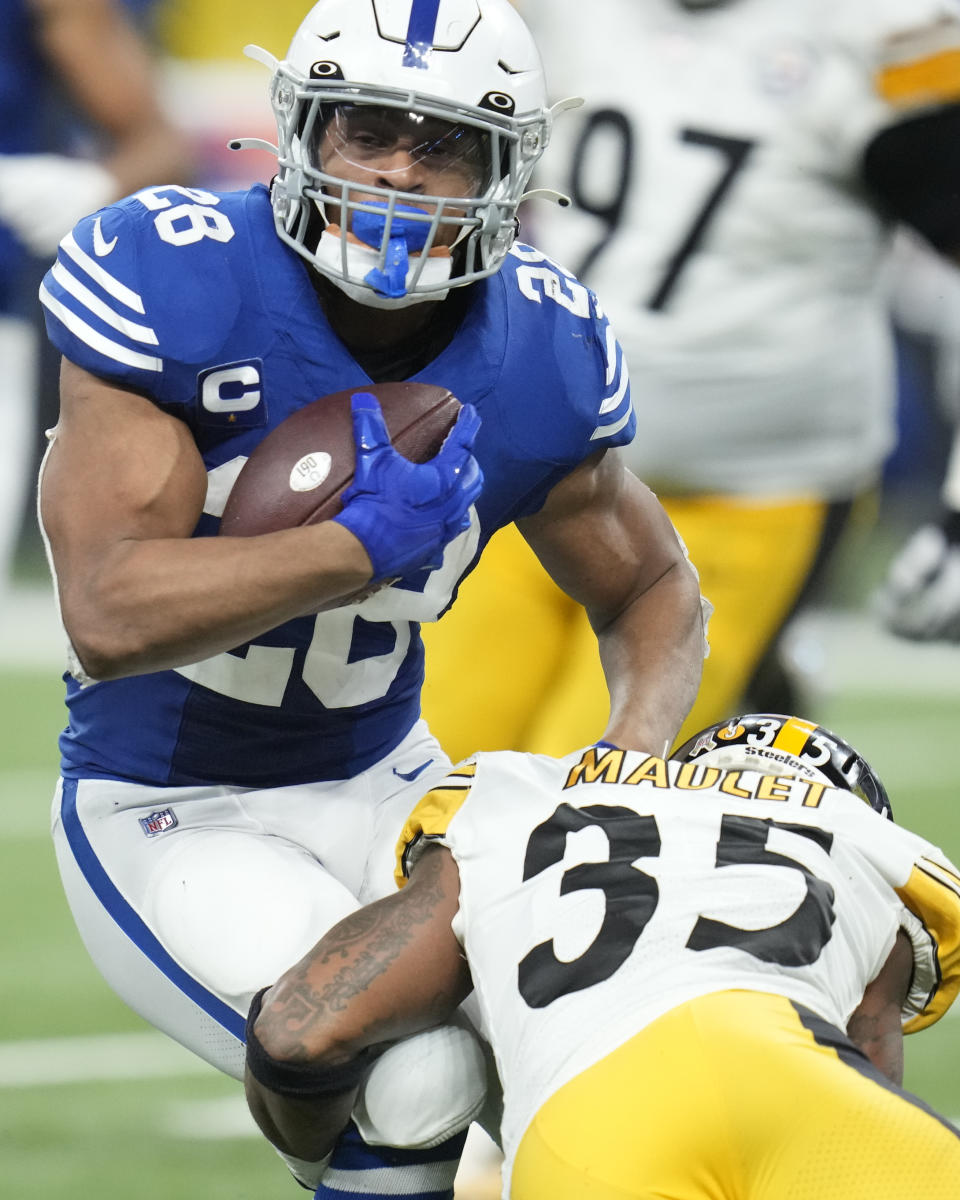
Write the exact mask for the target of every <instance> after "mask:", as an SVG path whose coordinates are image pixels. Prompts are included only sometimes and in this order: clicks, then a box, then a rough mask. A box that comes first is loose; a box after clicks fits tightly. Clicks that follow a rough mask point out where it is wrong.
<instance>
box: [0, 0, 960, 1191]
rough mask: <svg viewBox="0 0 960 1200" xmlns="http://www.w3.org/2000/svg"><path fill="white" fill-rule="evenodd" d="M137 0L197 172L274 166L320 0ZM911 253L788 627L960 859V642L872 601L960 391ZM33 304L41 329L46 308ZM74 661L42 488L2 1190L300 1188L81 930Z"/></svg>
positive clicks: (827, 690) (36, 265)
mask: <svg viewBox="0 0 960 1200" xmlns="http://www.w3.org/2000/svg"><path fill="white" fill-rule="evenodd" d="M127 8H128V11H129V13H130V15H131V16H132V18H133V19H134V21H135V22H136V24H137V27H138V29H139V30H140V32H141V35H142V37H143V38H144V39H145V41H146V43H147V44H148V45H149V47H150V50H151V53H152V54H153V55H154V56H155V61H156V64H157V71H158V76H157V78H158V87H159V93H160V96H161V99H162V104H163V108H164V112H165V114H166V116H167V118H168V120H169V121H170V122H171V124H172V125H173V126H174V127H175V128H176V129H177V130H178V131H179V134H180V136H181V137H182V139H183V140H184V144H185V146H187V147H189V150H190V152H191V156H192V158H193V161H194V162H195V164H196V167H195V174H194V176H193V178H192V179H191V182H192V183H194V184H195V185H197V186H204V187H213V188H233V187H245V186H247V185H248V184H249V183H251V182H252V181H254V180H263V181H269V178H270V174H271V163H272V159H271V158H270V156H269V155H267V154H264V153H262V152H256V151H245V152H240V153H233V152H231V151H229V150H228V149H227V148H226V143H227V141H228V139H229V138H231V137H234V136H259V137H263V138H266V139H267V140H269V141H272V140H273V137H274V129H273V120H272V116H271V113H270V109H269V104H268V100H267V82H268V79H269V75H268V72H267V71H266V70H265V69H264V68H263V67H262V66H260V65H259V64H257V63H253V62H251V61H249V60H247V59H245V58H244V57H243V56H242V48H243V46H244V45H245V44H247V43H249V42H254V43H258V44H260V45H262V46H264V47H265V48H266V49H268V50H269V51H271V52H272V53H274V54H276V55H277V56H278V57H282V55H283V53H284V51H285V49H286V46H287V44H288V42H289V37H290V34H291V31H292V30H293V29H294V28H295V27H296V25H297V24H298V23H299V21H300V19H301V18H302V16H303V13H304V12H305V10H306V6H305V4H304V3H303V0H272V3H271V4H269V5H264V4H262V3H253V2H248V0H230V2H227V0H194V2H191V0H154V2H153V3H151V2H149V0H138V2H135V0H129V2H128V4H127ZM3 11H4V10H3V8H2V6H0V13H2V12H3ZM0 33H2V31H0ZM40 86H43V85H42V84H41V85H40ZM49 90H50V95H49V97H48V99H49V101H50V103H49V113H48V115H47V117H46V118H45V119H46V120H48V121H49V123H50V124H49V129H50V144H51V146H52V145H58V146H63V147H71V146H77V145H83V144H85V139H86V140H87V141H89V140H90V139H94V140H95V139H96V136H97V133H96V130H95V129H91V128H90V127H89V125H88V123H86V122H85V121H84V119H83V117H82V115H81V114H80V113H79V112H78V111H77V108H76V106H75V105H73V104H72V103H71V102H70V101H69V99H68V98H67V97H65V96H63V95H60V94H58V91H57V88H56V87H55V86H54V85H53V84H52V83H51V84H50V89H49ZM155 182H162V180H156V181H155ZM903 252H904V260H905V262H906V263H907V264H908V267H907V269H906V270H905V272H904V274H903V276H902V278H903V281H904V282H903V284H902V286H901V288H900V289H899V291H898V292H897V294H896V295H895V296H893V297H892V299H891V321H893V322H895V324H896V327H897V341H898V351H899V353H898V424H899V434H900V436H899V443H898V446H897V449H896V451H895V452H894V453H893V455H892V457H891V458H890V459H889V461H888V463H887V465H886V469H885V473H884V479H883V488H882V491H881V493H880V495H879V497H878V501H877V503H878V505H879V513H878V515H877V519H876V520H875V521H871V522H870V524H869V526H867V525H864V526H863V527H862V528H861V527H858V526H857V525H856V523H854V525H853V527H851V528H850V529H848V531H847V533H846V535H845V537H846V541H845V544H844V546H843V547H842V549H841V551H840V552H839V553H838V554H837V555H836V556H835V559H834V564H833V566H832V568H831V570H830V571H829V573H828V576H827V578H826V579H825V580H824V581H823V582H822V584H821V586H820V588H819V591H818V594H817V595H816V597H815V599H814V603H813V605H812V606H811V607H810V608H809V609H807V611H806V612H805V613H804V614H803V615H802V616H801V617H800V618H798V619H797V620H796V621H794V623H793V624H792V626H791V627H790V629H789V630H788V635H787V638H786V639H785V643H784V650H783V657H784V665H785V667H786V669H787V670H788V671H790V672H791V673H792V674H793V675H794V676H795V678H796V679H797V680H798V681H799V682H800V684H801V685H802V688H803V691H804V694H805V695H806V696H808V697H809V711H808V712H806V713H804V714H803V715H806V716H812V717H814V718H815V719H816V720H818V721H819V722H821V723H823V724H825V725H827V726H828V727H833V728H836V729H837V730H838V731H840V732H841V733H842V735H843V736H844V737H846V738H847V739H848V740H850V741H851V742H852V743H853V744H854V745H856V746H857V748H858V749H859V750H861V751H862V752H863V753H864V755H865V756H866V757H867V758H868V759H869V760H870V761H871V763H872V764H873V765H874V767H875V768H876V769H877V770H878V772H879V773H880V774H881V776H882V777H883V779H884V780H885V782H886V784H887V788H888V790H889V792H890V794H891V796H892V798H893V801H894V807H895V812H896V814H897V816H898V818H899V820H900V821H902V822H903V823H904V824H906V825H908V826H909V827H911V828H913V829H915V830H916V831H917V832H919V833H921V834H923V835H924V836H926V837H927V838H929V839H930V840H932V841H933V842H935V843H938V844H939V845H940V846H942V848H943V849H944V851H945V852H946V853H947V854H948V855H950V856H951V857H952V858H953V859H954V861H957V860H960V803H958V795H957V792H958V788H957V779H956V769H955V767H954V766H953V760H952V751H951V746H952V745H953V742H954V740H955V739H957V738H958V737H960V648H958V647H956V646H952V645H948V644H944V643H932V644H919V643H913V642H907V641H903V640H899V639H896V638H894V637H893V636H892V635H890V634H888V633H885V632H883V630H882V629H881V627H880V623H879V621H878V620H877V619H876V616H875V614H874V612H873V608H872V604H873V597H874V594H875V592H876V589H877V587H878V585H879V583H880V581H881V580H882V579H883V577H884V573H885V571H886V569H887V566H888V564H889V562H890V560H891V558H892V556H893V555H894V553H895V551H896V550H897V549H898V548H899V547H900V546H901V545H902V543H903V541H904V540H905V538H906V537H907V536H908V535H909V533H910V532H911V531H912V530H913V529H914V528H915V527H916V526H917V525H918V524H920V523H922V522H923V521H925V520H927V519H929V518H930V517H932V516H933V515H934V514H935V513H936V511H937V508H938V496H939V489H940V483H941V480H942V478H943V474H944V468H945V463H946V458H947V453H948V449H949V445H950V442H951V440H952V437H953V428H954V419H955V418H954V412H955V409H956V407H957V404H958V401H960V369H958V361H960V356H958V353H957V349H956V342H955V340H954V339H955V338H957V334H956V333H955V332H953V331H952V330H951V329H950V328H946V329H944V328H942V327H941V324H942V323H941V322H940V321H939V320H938V318H939V317H940V316H942V314H943V312H944V311H951V310H950V309H949V308H941V307H939V306H938V305H936V304H934V305H933V308H932V310H931V309H930V306H929V304H928V303H926V302H925V301H923V297H929V296H930V294H931V289H930V283H929V279H927V278H926V276H925V274H924V273H925V272H927V271H928V270H933V271H935V270H936V269H937V268H935V267H932V266H931V265H930V264H929V263H928V262H927V260H926V258H925V257H924V255H923V253H922V252H918V251H917V249H916V247H915V246H914V245H912V244H910V243H908V242H907V241H906V240H905V243H904V248H903ZM47 265H48V260H47V259H45V258H44V257H42V256H41V257H37V258H35V259H33V260H31V262H30V263H29V264H28V266H27V267H26V268H25V269H26V270H27V271H28V272H30V273H32V276H33V279H34V282H35V283H36V282H38V281H39V278H40V276H41V275H42V273H43V271H44V270H45V269H46V267H47ZM911 281H913V282H914V283H916V287H917V288H918V293H917V295H914V294H913V293H911V291H910V287H911V286H912V282H911ZM938 286H940V285H934V287H933V294H934V295H940V294H945V291H946V289H948V288H950V287H953V286H955V281H953V280H947V281H944V282H943V283H942V288H943V289H944V292H943V293H941V292H939V291H938V290H937V288H938ZM918 297H919V298H918ZM33 319H34V320H35V321H36V322H38V328H39V321H40V317H39V311H38V306H34V311H33ZM43 346H44V342H43V339H42V338H40V339H38V347H39V350H38V353H39V363H38V376H37V378H38V380H39V382H38V385H37V397H36V402H37V414H38V415H37V420H36V423H35V425H34V426H33V445H32V447H31V451H30V452H31V455H32V458H33V460H34V464H35V465H36V464H37V463H38V462H39V457H40V454H41V452H42V446H43V436H42V431H43V430H44V429H45V428H47V427H49V426H51V425H53V424H54V423H55V421H56V412H57V400H56V373H57V363H56V362H55V361H54V359H53V357H52V356H51V355H50V354H49V353H47V351H46V350H45V349H43ZM2 434H3V431H2V430H0V436H2ZM32 473H33V474H34V475H35V466H34V469H33V472H32ZM62 669H63V639H62V635H61V632H60V629H59V626H58V622H57V617H56V611H55V606H54V601H53V596H52V592H51V587H50V582H49V578H48V575H47V570H46V566H45V562H44V556H43V550H42V546H41V543H40V539H39V535H38V532H37V528H36V521H35V517H34V514H33V511H32V498H31V497H27V499H26V503H25V512H24V516H23V520H22V524H21V528H20V530H19V533H18V536H17V548H16V554H15V558H14V564H13V573H12V578H11V580H10V583H9V586H8V587H6V589H5V590H3V591H0V902H2V909H0V911H2V912H3V913H4V918H3V921H2V923H0V964H2V966H0V1147H2V1171H3V1187H2V1190H3V1192H4V1194H5V1195H8V1196H10V1197H16V1198H18V1200H20V1198H21V1197H24V1198H25V1197H34V1196H36V1197H40V1196H48V1195H54V1194H64V1193H67V1192H69V1194H72V1195H75V1196H79V1197H94V1196H96V1197H97V1198H98V1200H114V1198H119V1197H121V1196H123V1197H137V1198H138V1200H153V1198H154V1197H156V1200H160V1197H163V1198H164V1200H166V1198H167V1197H169V1196H193V1195H196V1196H203V1197H204V1198H205V1200H228V1198H229V1200H244V1198H247V1197H250V1198H253V1197H256V1198H257V1200H268V1198H271V1197H282V1196H284V1195H286V1196H293V1195H298V1194H299V1193H298V1192H297V1191H295V1190H294V1189H295V1185H294V1184H293V1182H292V1181H291V1180H290V1179H289V1177H288V1176H287V1174H286V1172H285V1170H284V1168H283V1167H282V1165H281V1164H280V1162H279V1161H278V1160H277V1158H276V1157H275V1155H274V1154H273V1152H272V1151H271V1149H270V1148H269V1147H268V1146H267V1144H266V1143H265V1142H264V1141H263V1140H262V1139H261V1138H260V1136H259V1135H258V1134H257V1133H256V1131H255V1130H254V1127H253V1125H252V1122H251V1121H250V1119H249V1117H248V1116H247V1113H246V1109H245V1106H244V1103H243V1098H242V1096H241V1095H240V1091H239V1089H238V1087H237V1085H236V1084H235V1083H234V1082H233V1081H232V1080H229V1079H226V1078H224V1077H222V1076H220V1075H218V1074H217V1073H216V1072H215V1071H214V1070H213V1069H212V1068H209V1067H207V1066H206V1065H205V1064H204V1063H202V1062H200V1061H199V1060H196V1059H194V1058H193V1057H191V1056H190V1055H189V1054H187V1053H186V1052H185V1051H182V1050H180V1049H179V1048H178V1047H177V1046H176V1045H174V1044H172V1043H171V1042H169V1041H167V1040H166V1039H165V1038H163V1037H162V1036H161V1035H160V1034H159V1033H156V1032H154V1031H152V1030H151V1029H150V1028H149V1027H147V1026H146V1025H145V1024H144V1023H143V1022H142V1021H140V1020H139V1018H137V1017H136V1016H135V1015H134V1014H132V1013H131V1012H130V1011H128V1010H127V1009H126V1008H125V1007H124V1006H123V1005H122V1004H121V1003H120V1002H119V1001H118V1000H117V999H116V998H115V997H114V996H113V994H112V993H111V992H110V991H109V990H108V989H107V987H106V985H105V984H104V983H103V982H102V980H101V979H100V977H99V975H98V974H97V973H96V971H95V970H94V968H93V966H92V965H91V964H90V962H89V961H88V959H87V956H86V953H85V951H84V949H83V947H82V945H81V944H80V941H79V938H78V936H77V934H76V932H75V929H74V927H73V923H72V921H71V919H70V916H69V913H68V911H67V908H66V904H65V902H64V900H63V896H62V894H61V890H60V884H59V880H58V878H57V874H56V868H55V865H54V859H53V851H52V848H51V845H50V843H49V838H48V826H49V807H50V801H51V796H52V791H53V785H54V781H55V778H56V774H57V735H58V732H59V730H60V728H61V726H62V724H63V709H62V683H61V672H62ZM958 1056H960V1013H958V1012H957V1011H956V1008H955V1009H954V1010H953V1011H952V1012H951V1013H950V1014H949V1015H948V1016H947V1017H946V1018H945V1019H944V1020H943V1021H942V1022H941V1023H940V1025H938V1026H936V1027H935V1028H933V1029H932V1030H931V1031H930V1032H929V1033H926V1034H925V1035H924V1036H923V1037H922V1038H919V1039H910V1040H908V1043H907V1085H908V1086H909V1087H911V1088H913V1089H914V1090H915V1091H917V1092H918V1093H919V1094H920V1095H921V1096H922V1097H923V1098H924V1099H925V1100H927V1101H929V1102H930V1103H932V1104H933V1105H934V1106H935V1107H937V1108H938V1109H939V1110H940V1111H942V1112H944V1113H945V1114H947V1115H948V1116H949V1117H951V1119H953V1120H955V1121H958V1122H960V1073H958V1072H957V1071H956V1069H955V1064H956V1062H957V1061H958ZM487 1160H488V1155H487V1152H486V1149H485V1148H484V1144H483V1142H482V1140H478V1142H477V1143H476V1147H475V1149H474V1150H473V1151H472V1152H471V1155H470V1156H469V1158H468V1160H467V1161H466V1163H465V1166H464V1169H463V1171H462V1187H461V1188H460V1194H461V1195H462V1196H464V1197H467V1196H468V1195H469V1194H470V1190H471V1188H472V1186H473V1183H472V1180H473V1179H474V1177H475V1176H479V1175H482V1174H483V1172H484V1170H485V1167H486V1164H487Z"/></svg>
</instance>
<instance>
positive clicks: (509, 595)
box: [422, 496, 846, 762]
mask: <svg viewBox="0 0 960 1200" xmlns="http://www.w3.org/2000/svg"><path fill="white" fill-rule="evenodd" d="M661 499H662V503H663V506H664V508H665V509H666V511H667V513H668V515H669V516H670V518H671V519H672V521H673V523H674V525H675V526H676V528H677V530H678V531H679V533H680V536H681V537H682V538H683V540H684V542H685V543H686V546H687V549H688V551H689V554H690V558H691V561H692V562H693V564H694V566H696V568H697V569H698V571H699V572H700V587H701V590H702V592H703V594H704V595H705V596H706V597H707V599H708V600H710V601H711V602H712V603H713V605H714V614H713V616H712V618H711V620H710V630H709V638H710V655H709V657H708V658H707V660H706V661H705V663H704V670H703V682H702V684H701V688H700V692H699V695H698V697H697V701H696V703H695V705H694V708H693V710H692V712H691V713H690V715H689V717H688V718H687V720H686V722H685V723H684V726H683V730H682V731H681V734H680V738H679V739H678V740H684V739H685V738H686V737H688V736H689V735H690V734H691V733H695V732H696V731H697V730H699V729H702V728H703V727H704V726H705V725H709V724H711V723H712V722H714V721H718V720H721V719H722V718H724V717H727V716H730V715H732V714H733V713H734V712H735V711H736V710H737V708H738V706H739V705H740V704H741V702H742V700H743V697H744V692H745V690H746V688H747V685H748V684H749V682H750V680H751V679H752V677H753V675H754V673H755V671H756V669H757V666H758V664H759V663H760V661H761V659H762V658H763V657H764V655H765V654H766V652H767V651H768V649H769V648H770V646H771V645H772V644H773V643H774V642H775V640H776V638H777V636H778V635H779V633H780V631H781V629H782V628H783V625H784V623H785V621H786V620H787V618H788V617H789V616H790V614H791V613H792V612H793V610H794V608H795V606H796V604H797V601H798V600H799V599H800V597H801V595H802V593H803V591H804V588H805V587H806V586H807V585H808V582H809V581H810V580H811V577H812V575H813V574H814V572H815V569H816V568H817V567H818V566H819V565H820V564H821V563H822V561H823V559H824V551H825V549H826V548H827V547H828V546H829V545H830V544H832V542H833V541H834V540H835V535H836V527H837V525H838V524H842V518H843V516H844V515H845V512H846V506H834V507H833V508H831V506H830V505H828V504H827V503H826V502H824V501H820V500H814V499H795V500H792V501H790V502H785V503H770V502H755V501H752V500H747V499H743V498H738V497H725V496H692V497H666V498H661ZM422 633H423V639H424V644H425V646H426V654H427V664H426V681H425V684H424V689H423V713H424V716H425V717H426V719H427V721H428V722H429V724H430V728H431V730H432V732H433V733H434V734H435V736H436V737H437V738H438V739H439V741H440V744H441V745H442V746H443V748H444V749H445V750H446V751H447V753H448V754H449V755H450V757H451V758H452V759H453V760H454V762H457V761H459V760H460V759H462V758H465V757H466V756H467V755H468V754H471V753H473V752H474V751H475V750H525V751H529V752H532V753H537V754H552V755H557V756H562V755H564V754H567V753H569V752H570V751H571V750H573V749H575V748H576V747H578V746H582V745H585V744H586V743H588V742H590V741H592V740H594V739H595V738H598V737H599V736H600V735H601V734H602V732H603V729H604V727H605V725H606V723H607V719H608V716H609V702H608V697H607V690H606V686H605V684H604V680H603V673H602V671H601V669H600V662H599V658H598V656H597V643H596V638H595V636H594V634H593V631H592V630H591V628H590V624H589V622H588V621H587V619H586V616H585V614H584V612H583V610H582V609H581V608H580V607H579V605H577V604H575V603H574V602H573V601H572V600H570V599H569V598H568V597H567V596H565V595H564V594H563V593H562V592H561V591H560V590H559V588H557V587H556V586H555V585H554V584H553V583H552V581H551V580H550V579H549V577H548V576H547V574H546V572H545V571H544V570H543V568H542V567H541V566H540V564H539V563H538V562H537V560H536V558H535V556H534V555H533V553H532V551H531V550H530V549H529V547H528V546H527V544H526V542H524V540H523V538H522V537H521V536H520V534H519V533H518V532H517V530H516V527H515V526H512V525H511V526H510V527H509V528H507V529H503V530H501V531H500V532H499V533H497V534H496V535H495V536H494V537H493V538H492V539H491V541H490V544H489V545H488V547H487V549H486V550H485V552H484V555H483V557H482V559H481V561H480V565H479V566H478V568H477V570H476V571H474V572H473V574H472V575H470V576H469V577H468V579H467V580H466V582H465V583H464V585H463V587H462V588H461V589H460V593H459V595H458V597H457V601H456V603H455V604H454V605H453V607H452V608H451V610H450V611H449V612H448V613H447V614H446V615H445V616H444V617H443V619H442V620H441V621H440V622H439V623H438V624H436V625H424V626H423V629H422ZM801 715H802V714H801Z"/></svg>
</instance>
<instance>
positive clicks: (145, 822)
mask: <svg viewBox="0 0 960 1200" xmlns="http://www.w3.org/2000/svg"><path fill="white" fill-rule="evenodd" d="M139 820H140V828H141V829H142V830H143V832H144V833H145V834H146V835H147V837H156V836H157V834H158V833H164V832H165V831H166V830H168V829H172V828H173V827H174V825H176V823H177V818H176V817H175V816H174V814H173V809H172V808H164V809H159V810H158V811H157V812H152V813H150V815H149V816H147V817H140V818H139Z"/></svg>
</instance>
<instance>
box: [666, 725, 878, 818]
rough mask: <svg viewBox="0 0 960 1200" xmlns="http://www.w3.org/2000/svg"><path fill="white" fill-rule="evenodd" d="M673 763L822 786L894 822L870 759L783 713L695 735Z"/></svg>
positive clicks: (821, 728)
mask: <svg viewBox="0 0 960 1200" xmlns="http://www.w3.org/2000/svg"><path fill="white" fill-rule="evenodd" d="M671 758H673V759H675V760H677V761H678V762H697V763H701V764H702V765H704V766H713V767H720V768H722V769H731V768H732V769H739V770H745V771H762V772H764V773H765V774H773V773H776V774H777V775H797V776H800V777H801V778H806V779H813V780H817V781H819V782H821V783H826V784H829V785H830V786H831V787H835V788H841V789H843V790H845V791H849V792H853V793H854V795H856V796H859V797H860V799H861V800H863V801H864V802H865V803H866V804H869V806H870V807H871V808H872V809H873V810H874V811H875V812H878V813H880V814H881V816H884V817H887V818H888V819H889V820H891V821H892V820H893V811H892V808H891V805H890V798H889V797H888V795H887V791H886V788H885V787H884V786H883V783H882V782H881V781H880V779H879V777H878V776H877V774H876V773H875V772H874V770H873V768H872V767H871V766H870V764H869V763H868V762H867V761H866V759H865V758H863V756H862V755H861V754H859V753H858V752H857V751H856V750H855V749H854V748H853V747H852V746H851V745H850V744H849V742H845V741H844V740H843V738H840V737H837V735H836V734H835V733H831V731H830V730H829V729H825V728H824V726H822V725H816V724H814V723H813V722H812V721H805V720H803V719H802V718H801V717H789V716H785V715H784V714H782V713H749V714H747V715H745V716H738V717H731V718H730V719H729V720H727V721H720V722H717V724H715V725H710V726H708V727H707V728H706V729H702V730H701V731H700V732H699V733H696V734H694V735H693V737H691V738H690V739H689V740H688V741H686V742H684V744H683V745H682V746H680V747H679V748H678V749H677V750H675V751H674V753H673V754H672V755H671Z"/></svg>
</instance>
